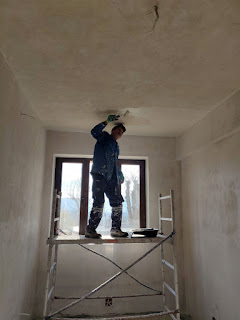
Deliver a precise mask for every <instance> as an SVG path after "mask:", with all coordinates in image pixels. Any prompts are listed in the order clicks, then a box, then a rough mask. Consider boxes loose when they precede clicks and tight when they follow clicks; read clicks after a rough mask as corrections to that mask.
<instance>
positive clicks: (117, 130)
mask: <svg viewBox="0 0 240 320" xmlns="http://www.w3.org/2000/svg"><path fill="white" fill-rule="evenodd" d="M125 131H126V128H125V127H124V125H123V124H118V125H116V126H115V127H114V128H112V133H111V135H112V136H113V138H114V140H117V139H119V138H121V136H122V135H123V133H124V132H125Z"/></svg>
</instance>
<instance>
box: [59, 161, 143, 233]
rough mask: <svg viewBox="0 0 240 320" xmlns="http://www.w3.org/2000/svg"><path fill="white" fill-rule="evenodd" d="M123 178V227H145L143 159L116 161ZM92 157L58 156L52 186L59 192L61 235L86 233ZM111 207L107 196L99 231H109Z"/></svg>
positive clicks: (89, 206)
mask: <svg viewBox="0 0 240 320" xmlns="http://www.w3.org/2000/svg"><path fill="white" fill-rule="evenodd" d="M118 165H119V167H120V168H121V170H122V172H123V174H124V177H125V181H124V183H123V184H122V185H121V191H122V196H123V198H124V202H123V218H122V228H123V229H124V230H126V231H130V230H131V229H134V228H139V227H141V228H143V227H146V200H145V161H144V160H122V159H121V160H119V161H118ZM91 167H92V159H86V158H57V159H56V169H55V188H56V189H57V190H58V191H61V192H62V201H61V210H60V224H59V228H60V234H85V227H86V225H87V222H88V219H89V215H90V212H91V209H92V203H93V199H92V176H91V174H90V172H91ZM110 229H111V207H110V204H109V201H108V199H107V197H105V204H104V210H103V217H102V220H101V222H100V224H99V227H98V231H99V232H100V233H102V234H109V230H110Z"/></svg>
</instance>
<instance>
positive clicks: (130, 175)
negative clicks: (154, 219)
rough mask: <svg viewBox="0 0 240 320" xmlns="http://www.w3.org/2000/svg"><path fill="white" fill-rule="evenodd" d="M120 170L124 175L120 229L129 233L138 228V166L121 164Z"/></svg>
mask: <svg viewBox="0 0 240 320" xmlns="http://www.w3.org/2000/svg"><path fill="white" fill-rule="evenodd" d="M121 170H122V172H123V175H124V183H123V184H122V196H123V198H124V202H123V216H122V228H123V229H124V230H126V231H130V230H131V229H136V228H139V227H140V166H139V165H132V164H123V165H122V166H121Z"/></svg>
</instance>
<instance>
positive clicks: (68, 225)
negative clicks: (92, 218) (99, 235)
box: [59, 162, 82, 235]
mask: <svg viewBox="0 0 240 320" xmlns="http://www.w3.org/2000/svg"><path fill="white" fill-rule="evenodd" d="M81 185H82V163H67V162H65V163H63V165H62V185H61V190H62V201H61V211H60V224H59V228H60V229H61V230H62V231H63V232H64V233H66V234H79V218H80V201H81ZM63 232H61V231H60V233H59V234H60V235H62V234H64V233H63Z"/></svg>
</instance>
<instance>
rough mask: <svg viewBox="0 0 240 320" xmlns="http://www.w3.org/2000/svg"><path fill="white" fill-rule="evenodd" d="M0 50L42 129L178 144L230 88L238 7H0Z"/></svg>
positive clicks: (232, 3) (38, 2)
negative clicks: (107, 125) (105, 126)
mask: <svg viewBox="0 0 240 320" xmlns="http://www.w3.org/2000/svg"><path fill="white" fill-rule="evenodd" d="M154 5H158V7H159V19H158V21H156V23H155V28H154V29H153V30H152V27H153V23H154V21H155V19H156V15H155V12H154V10H153V7H154ZM0 50H1V51H2V52H3V54H4V56H5V57H6V59H7V62H8V63H9V65H10V67H11V68H12V70H13V72H14V74H15V77H16V78H17V80H18V83H19V85H20V87H21V88H22V90H23V92H24V94H25V96H26V97H27V99H28V100H29V101H30V103H31V104H32V106H33V108H34V109H35V110H36V112H37V113H38V115H39V118H40V119H41V121H42V122H43V124H44V125H45V126H46V127H47V128H51V129H57V130H70V131H89V130H90V129H91V128H92V127H93V126H94V125H95V124H97V123H98V122H100V121H103V120H104V119H105V118H106V116H107V115H108V114H109V113H111V114H112V113H113V114H114V113H115V114H120V115H122V117H121V119H122V121H123V122H124V123H125V124H126V126H127V133H128V134H141V135H158V136H178V135H179V134H181V133H182V132H184V131H185V130H186V129H187V128H189V127H190V126H192V125H193V124H194V123H195V122H197V121H198V120H199V119H200V118H202V117H203V116H204V115H205V114H206V113H207V112H208V111H209V110H211V109H212V108H214V106H216V105H218V104H219V103H220V102H221V101H222V100H223V99H225V98H226V97H227V96H229V95H231V94H232V93H233V92H234V91H235V90H236V89H237V88H239V87H240V59H239V57H240V1H239V0H201V1H197V0H182V1H181V0H164V1H162V0H156V1H152V0H112V1H110V0H108V1H107V0H65V1H63V0H34V1H33V0H21V1H19V0H0ZM127 111H129V112H127ZM124 114H125V116H124Z"/></svg>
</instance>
